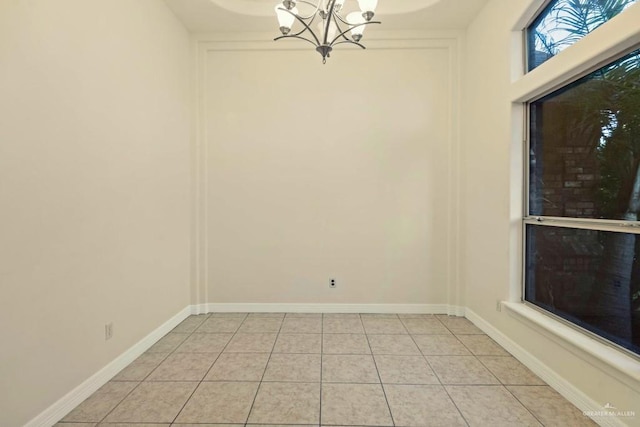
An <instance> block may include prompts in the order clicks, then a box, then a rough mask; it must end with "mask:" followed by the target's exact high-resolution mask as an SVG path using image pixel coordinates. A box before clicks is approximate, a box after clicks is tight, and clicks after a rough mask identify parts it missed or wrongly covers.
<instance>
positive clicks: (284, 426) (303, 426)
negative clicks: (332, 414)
mask: <svg viewBox="0 0 640 427" xmlns="http://www.w3.org/2000/svg"><path fill="white" fill-rule="evenodd" d="M247 426H248V427H251V426H255V427H258V426H260V427H316V426H318V424H251V423H249V424H247ZM216 427H217V426H216ZM331 427H338V426H331Z"/></svg>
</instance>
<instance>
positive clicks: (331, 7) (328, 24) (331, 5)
mask: <svg viewBox="0 0 640 427" xmlns="http://www.w3.org/2000/svg"><path fill="white" fill-rule="evenodd" d="M319 4H320V2H319V1H318V5H319ZM335 7H336V1H335V0H329V10H328V11H327V22H325V24H326V27H324V29H323V33H324V34H323V36H322V39H323V44H328V45H329V46H331V45H332V44H333V42H331V43H329V40H328V38H329V28H330V27H331V17H333V18H334V21H335V15H337V12H334V9H335ZM337 25H338V24H337V23H336V26H337Z"/></svg>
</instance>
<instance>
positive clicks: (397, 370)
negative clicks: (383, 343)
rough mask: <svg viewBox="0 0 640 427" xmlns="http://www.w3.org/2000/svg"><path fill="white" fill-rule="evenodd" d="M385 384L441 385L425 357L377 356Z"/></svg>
mask: <svg viewBox="0 0 640 427" xmlns="http://www.w3.org/2000/svg"><path fill="white" fill-rule="evenodd" d="M375 361H376V366H377V367H378V372H379V373H380V378H381V379H382V382H383V383H384V384H440V382H439V381H438V377H436V374H435V373H434V372H433V370H432V369H431V367H429V364H428V363H427V361H426V360H425V358H424V357H423V356H382V355H376V356H375Z"/></svg>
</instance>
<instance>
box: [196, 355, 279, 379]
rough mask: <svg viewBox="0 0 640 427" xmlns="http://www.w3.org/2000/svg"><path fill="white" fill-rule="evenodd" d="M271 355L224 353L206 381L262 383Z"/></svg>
mask: <svg viewBox="0 0 640 427" xmlns="http://www.w3.org/2000/svg"><path fill="white" fill-rule="evenodd" d="M268 360H269V353H222V354H221V355H220V357H219V358H218V360H216V363H214V365H213V367H212V368H211V370H210V371H209V373H208V374H207V376H206V377H205V379H204V380H205V381H260V380H262V375H264V369H265V368H266V366H267V361H268Z"/></svg>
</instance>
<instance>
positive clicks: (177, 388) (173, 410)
mask: <svg viewBox="0 0 640 427" xmlns="http://www.w3.org/2000/svg"><path fill="white" fill-rule="evenodd" d="M196 386H197V383H195V382H158V383H151V382H149V383H142V384H140V385H139V386H138V387H137V388H136V389H135V390H134V391H133V392H131V394H130V395H129V396H127V398H126V399H124V400H123V401H122V402H121V403H120V404H119V405H118V406H117V407H116V408H115V409H114V410H113V411H112V412H111V413H110V414H109V415H108V416H107V418H105V420H104V422H106V423H170V422H172V421H173V420H174V419H175V417H176V415H178V412H180V409H181V408H182V406H183V405H184V403H185V402H186V401H187V399H188V398H189V396H191V393H193V390H194V389H195V388H196Z"/></svg>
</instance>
